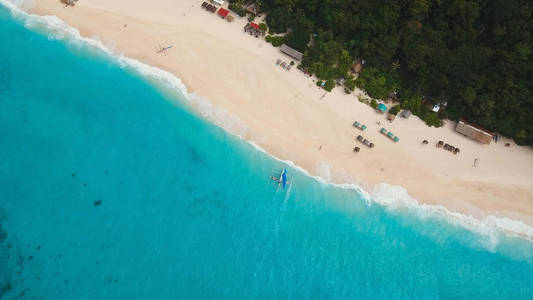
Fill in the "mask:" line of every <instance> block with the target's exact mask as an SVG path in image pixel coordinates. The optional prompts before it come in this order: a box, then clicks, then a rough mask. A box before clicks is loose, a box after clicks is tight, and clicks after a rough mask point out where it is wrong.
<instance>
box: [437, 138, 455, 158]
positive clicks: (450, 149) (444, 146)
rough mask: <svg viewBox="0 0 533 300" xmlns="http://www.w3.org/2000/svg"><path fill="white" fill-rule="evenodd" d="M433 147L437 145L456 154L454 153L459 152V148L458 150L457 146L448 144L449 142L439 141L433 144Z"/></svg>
mask: <svg viewBox="0 0 533 300" xmlns="http://www.w3.org/2000/svg"><path fill="white" fill-rule="evenodd" d="M435 147H437V148H442V149H444V150H446V151H450V152H452V153H453V154H456V155H457V154H458V153H459V152H461V150H460V149H459V148H457V147H454V146H452V145H450V144H448V143H444V142H443V141H439V142H438V143H437V144H436V145H435Z"/></svg>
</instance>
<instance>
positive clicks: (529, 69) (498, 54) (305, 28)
mask: <svg viewBox="0 0 533 300" xmlns="http://www.w3.org/2000/svg"><path fill="white" fill-rule="evenodd" d="M255 2H256V5H258V6H260V8H261V9H262V10H263V11H267V19H266V22H267V24H268V26H269V31H270V33H285V32H289V33H288V34H287V35H286V43H287V44H288V45H290V46H292V47H294V48H296V49H298V50H300V51H303V52H305V56H304V60H303V62H302V65H303V67H305V68H307V69H308V70H309V71H311V72H312V73H314V74H316V75H317V76H318V77H319V78H321V79H324V80H328V79H336V78H338V77H346V76H347V73H348V72H349V70H350V68H351V66H352V63H353V60H354V59H355V58H360V59H364V60H365V61H366V64H365V68H364V69H363V71H362V74H361V76H362V79H361V80H356V82H357V85H358V86H360V87H363V88H364V89H366V90H367V92H368V93H369V95H370V96H373V97H377V98H381V97H382V96H383V95H385V94H389V93H390V92H392V91H397V93H398V96H399V99H400V102H401V103H402V106H404V101H405V105H408V106H412V107H427V105H430V104H435V103H440V102H443V101H445V102H447V103H448V106H447V109H446V111H445V113H444V114H441V115H440V117H442V118H444V117H448V118H450V119H458V118H465V119H467V120H469V121H472V122H475V123H477V124H479V125H481V126H484V127H486V128H488V129H491V130H494V131H497V132H499V133H501V134H503V135H506V136H510V137H512V138H514V139H515V141H516V142H518V143H520V144H528V145H533V92H532V91H533V76H532V75H533V74H532V73H533V62H532V51H533V49H532V39H531V33H532V27H533V17H532V10H533V4H532V2H531V0H473V1H468V0H447V1H443V0H255ZM311 38H312V42H311V43H309V41H310V40H311ZM308 45H310V46H308ZM417 99H418V100H417ZM421 99H425V100H424V101H426V104H427V105H421V103H420V101H422V100H421ZM417 101H418V103H417ZM424 114H427V112H426V111H424V109H422V110H421V111H420V112H419V115H424ZM428 116H429V115H428ZM430 117H434V116H430Z"/></svg>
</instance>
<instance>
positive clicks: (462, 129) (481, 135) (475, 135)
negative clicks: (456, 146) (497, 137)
mask: <svg viewBox="0 0 533 300" xmlns="http://www.w3.org/2000/svg"><path fill="white" fill-rule="evenodd" d="M455 131H457V132H459V133H460V134H462V135H464V136H466V137H469V138H471V139H473V140H476V141H478V142H480V143H482V144H487V145H489V144H490V142H491V141H492V136H493V134H492V133H491V132H490V131H487V130H485V129H482V128H480V127H477V126H475V125H473V124H470V123H468V122H466V121H464V120H459V122H457V127H455Z"/></svg>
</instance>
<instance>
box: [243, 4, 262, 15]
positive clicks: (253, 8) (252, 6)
mask: <svg viewBox="0 0 533 300" xmlns="http://www.w3.org/2000/svg"><path fill="white" fill-rule="evenodd" d="M245 9H246V11H247V12H249V13H251V14H252V15H254V16H256V15H257V14H258V13H259V11H258V10H257V6H255V4H254V3H252V4H250V5H248V6H246V8H245Z"/></svg>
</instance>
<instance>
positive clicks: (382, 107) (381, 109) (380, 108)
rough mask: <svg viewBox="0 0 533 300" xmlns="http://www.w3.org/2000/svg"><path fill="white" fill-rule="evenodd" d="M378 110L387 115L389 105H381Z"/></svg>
mask: <svg viewBox="0 0 533 300" xmlns="http://www.w3.org/2000/svg"><path fill="white" fill-rule="evenodd" d="M377 110H379V111H380V112H382V113H385V112H386V111H387V105H385V104H383V103H380V104H379V105H378V107H377Z"/></svg>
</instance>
